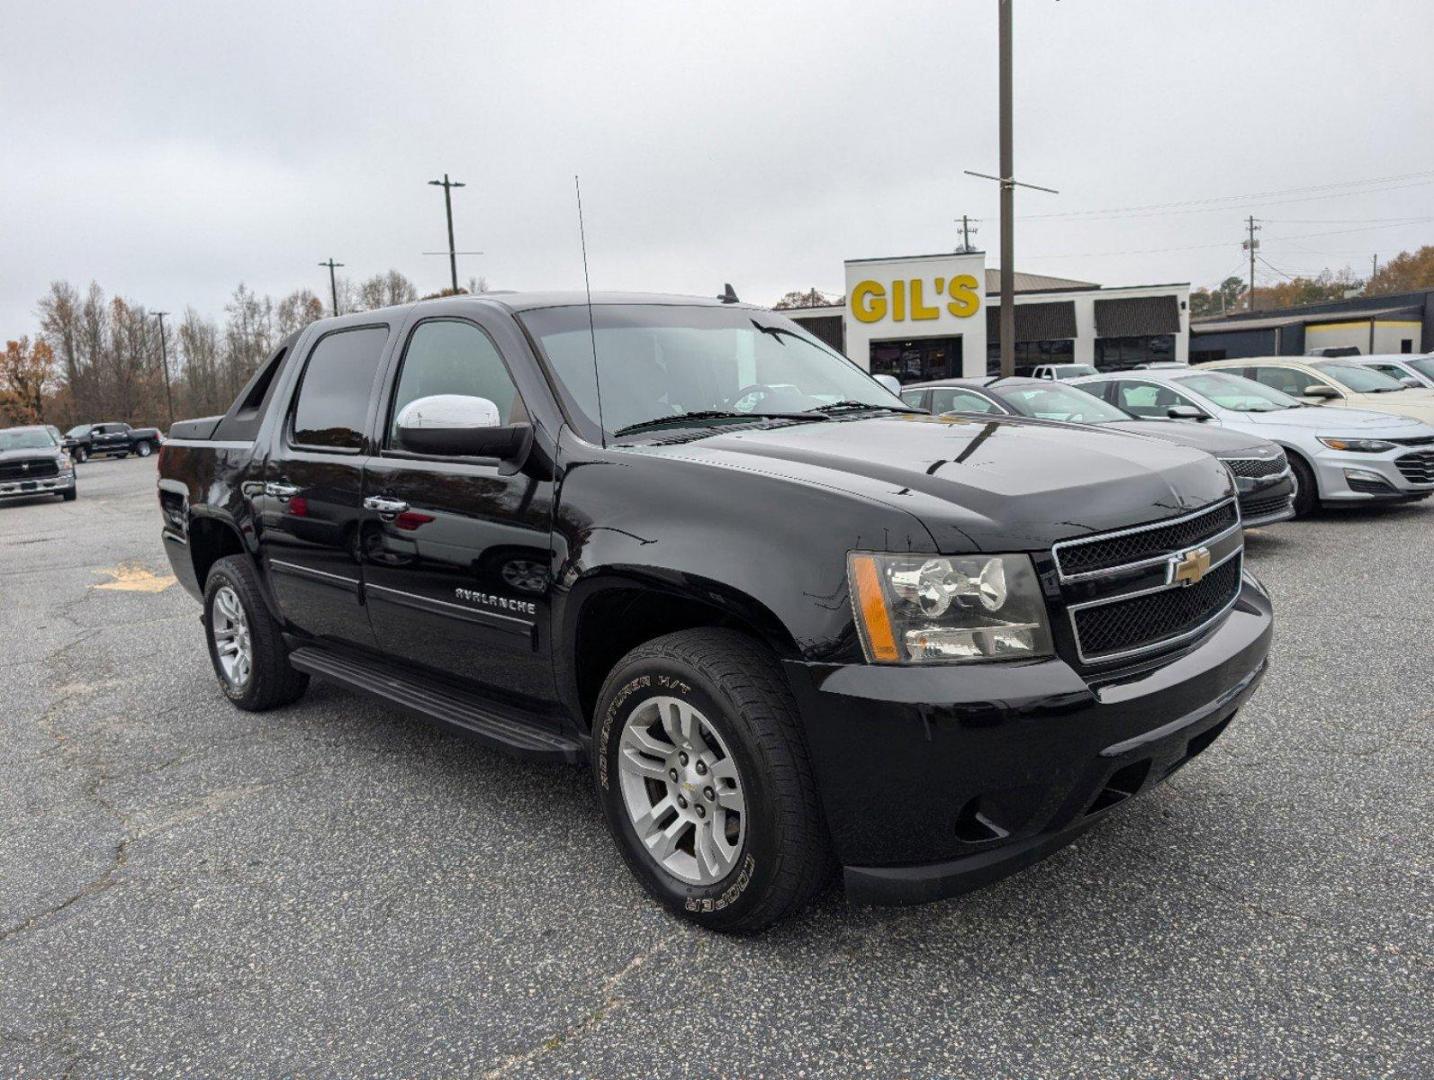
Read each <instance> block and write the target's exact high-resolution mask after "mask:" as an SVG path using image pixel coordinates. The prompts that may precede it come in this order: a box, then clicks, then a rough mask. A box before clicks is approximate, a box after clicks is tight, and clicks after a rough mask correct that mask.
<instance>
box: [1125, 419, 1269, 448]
mask: <svg viewBox="0 0 1434 1080" xmlns="http://www.w3.org/2000/svg"><path fill="white" fill-rule="evenodd" d="M1100 426H1101V428H1102V429H1104V430H1106V431H1125V432H1128V433H1130V434H1131V435H1145V436H1147V437H1148V438H1152V439H1163V440H1165V441H1166V442H1171V443H1175V444H1176V445H1177V446H1193V447H1194V448H1195V449H1196V450H1204V451H1205V452H1206V453H1207V454H1216V455H1224V456H1226V457H1229V456H1231V455H1233V454H1243V453H1251V452H1253V451H1256V450H1268V451H1269V452H1270V455H1271V456H1274V454H1275V453H1276V449H1275V447H1274V446H1272V445H1271V444H1270V442H1269V440H1267V439H1261V438H1260V437H1259V436H1257V435H1250V434H1247V433H1246V432H1243V431H1232V430H1229V429H1226V428H1220V427H1216V426H1214V425H1213V424H1203V423H1199V422H1196V421H1193V420H1117V421H1115V422H1113V423H1109V424H1101V425H1100Z"/></svg>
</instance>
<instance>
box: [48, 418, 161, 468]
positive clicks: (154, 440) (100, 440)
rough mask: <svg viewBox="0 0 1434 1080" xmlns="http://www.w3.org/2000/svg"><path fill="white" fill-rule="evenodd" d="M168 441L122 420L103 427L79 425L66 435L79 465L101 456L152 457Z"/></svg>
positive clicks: (66, 445) (152, 430) (154, 432)
mask: <svg viewBox="0 0 1434 1080" xmlns="http://www.w3.org/2000/svg"><path fill="white" fill-rule="evenodd" d="M163 442H164V440H163V439H162V438H161V436H160V434H159V429H158V428H152V427H146V428H136V427H130V426H129V425H128V424H126V423H123V422H121V421H118V420H107V421H106V422H105V423H103V424H79V425H77V426H75V427H72V428H70V430H69V431H67V432H65V449H66V450H68V451H69V452H70V455H71V456H72V457H73V458H74V459H75V460H76V461H86V460H88V459H89V458H92V457H98V456H100V455H101V454H116V455H118V456H119V457H128V456H129V455H130V454H138V455H139V456H140V457H149V455H150V454H153V453H154V452H155V451H156V450H158V449H159V448H160V446H161V445H162V444H163Z"/></svg>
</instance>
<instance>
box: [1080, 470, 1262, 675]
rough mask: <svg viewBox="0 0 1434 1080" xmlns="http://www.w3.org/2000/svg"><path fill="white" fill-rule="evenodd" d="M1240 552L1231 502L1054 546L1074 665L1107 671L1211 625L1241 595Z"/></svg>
mask: <svg viewBox="0 0 1434 1080" xmlns="http://www.w3.org/2000/svg"><path fill="white" fill-rule="evenodd" d="M1288 498H1289V496H1288V495H1285V496H1282V497H1281V501H1284V500H1287V499H1288ZM1244 551H1245V546H1244V535H1243V533H1242V531H1241V529H1240V511H1239V510H1238V509H1237V507H1236V503H1235V500H1234V499H1226V500H1224V501H1223V502H1220V503H1217V504H1215V505H1214V506H1209V507H1206V508H1205V509H1203V510H1197V511H1195V512H1194V513H1192V514H1186V515H1185V516H1184V517H1181V518H1176V519H1174V520H1167V521H1163V522H1159V521H1158V522H1152V523H1151V524H1149V525H1139V526H1136V527H1134V528H1130V529H1120V530H1118V531H1115V532H1110V533H1105V534H1102V535H1099V536H1091V537H1082V538H1080V539H1079V540H1065V541H1062V542H1060V543H1058V544H1056V545H1055V546H1054V548H1053V549H1052V554H1054V556H1055V558H1056V563H1057V568H1058V570H1059V576H1060V581H1061V591H1062V594H1063V595H1064V596H1065V599H1066V606H1067V612H1068V614H1069V617H1070V627H1071V633H1072V636H1073V637H1074V639H1075V650H1076V655H1077V657H1078V659H1079V660H1080V662H1081V663H1082V664H1104V663H1110V662H1113V661H1116V660H1122V659H1126V658H1128V657H1133V656H1139V655H1142V654H1146V653H1153V652H1158V651H1160V650H1162V649H1169V648H1174V647H1176V646H1177V645H1179V644H1180V643H1181V642H1184V641H1187V640H1189V639H1190V638H1193V637H1195V636H1196V635H1197V634H1199V633H1201V632H1202V631H1203V630H1205V629H1207V628H1209V627H1210V626H1212V625H1214V623H1215V622H1216V620H1218V619H1219V618H1220V617H1222V616H1223V615H1224V614H1225V613H1226V612H1228V611H1229V610H1230V608H1231V607H1232V606H1233V605H1234V603H1235V599H1236V597H1238V596H1239V594H1240V580H1241V573H1242V569H1243V562H1244ZM1202 561H1203V563H1204V567H1203V569H1204V572H1203V574H1200V575H1199V577H1198V579H1196V578H1195V573H1199V570H1200V569H1201V563H1202ZM1192 563H1193V565H1192ZM1191 570H1193V571H1195V573H1189V574H1182V573H1180V571H1191Z"/></svg>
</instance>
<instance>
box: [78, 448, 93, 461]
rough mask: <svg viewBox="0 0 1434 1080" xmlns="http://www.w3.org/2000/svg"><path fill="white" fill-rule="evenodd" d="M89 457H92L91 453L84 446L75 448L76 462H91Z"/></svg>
mask: <svg viewBox="0 0 1434 1080" xmlns="http://www.w3.org/2000/svg"><path fill="white" fill-rule="evenodd" d="M89 457H90V452H89V451H88V450H86V449H85V448H84V447H83V446H77V447H75V460H76V461H88V460H89Z"/></svg>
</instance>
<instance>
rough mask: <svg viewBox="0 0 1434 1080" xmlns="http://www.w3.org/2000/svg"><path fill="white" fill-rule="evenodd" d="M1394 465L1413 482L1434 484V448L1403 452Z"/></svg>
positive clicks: (1405, 477)
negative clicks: (1410, 452) (1411, 452)
mask: <svg viewBox="0 0 1434 1080" xmlns="http://www.w3.org/2000/svg"><path fill="white" fill-rule="evenodd" d="M1394 465H1395V467H1396V468H1397V469H1398V470H1399V471H1400V473H1401V474H1402V475H1403V476H1404V479H1406V480H1408V481H1409V482H1410V483H1411V484H1434V450H1421V451H1419V452H1418V453H1414V454H1403V455H1401V456H1400V457H1397V458H1395V459H1394Z"/></svg>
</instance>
